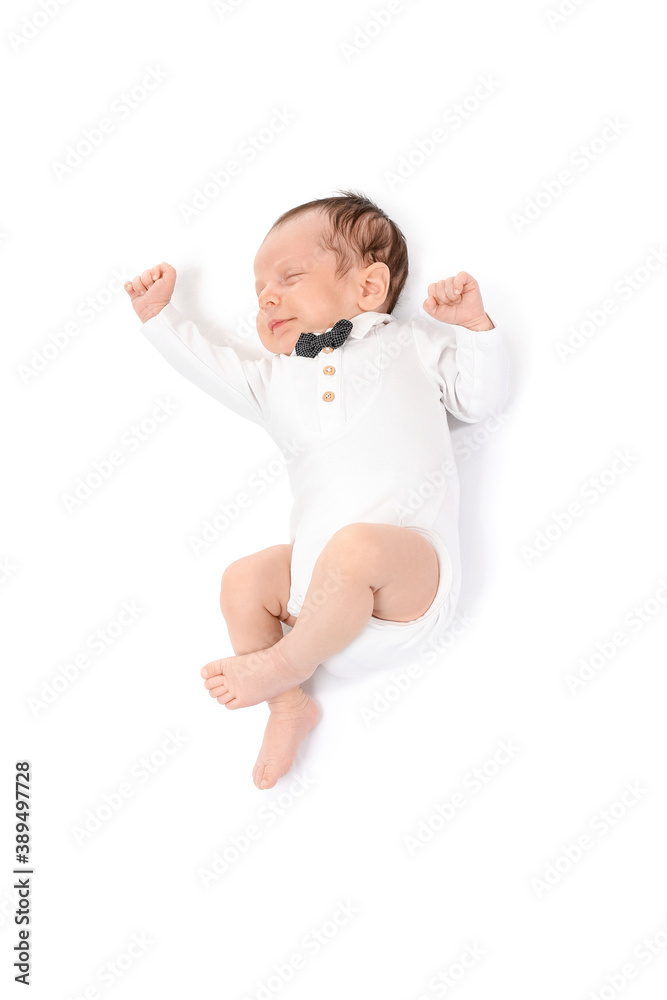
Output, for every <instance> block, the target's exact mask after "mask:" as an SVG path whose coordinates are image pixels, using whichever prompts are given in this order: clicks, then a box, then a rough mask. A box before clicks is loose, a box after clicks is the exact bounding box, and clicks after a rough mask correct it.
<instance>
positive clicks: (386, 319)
mask: <svg viewBox="0 0 667 1000" xmlns="http://www.w3.org/2000/svg"><path fill="white" fill-rule="evenodd" d="M393 319H394V316H392V314H391V313H381V312H362V313H359V314H358V315H357V316H352V317H351V319H350V322H351V324H352V329H351V330H350V332H349V333H348V335H347V336H348V339H349V338H350V337H354V339H355V340H361V338H362V337H365V336H366V334H367V333H368V332H369V331H370V330H372V329H373V327H375V326H378V325H384V324H385V323H390V322H391V321H392V320H393ZM332 329H333V324H332V325H331V326H328V327H327V330H332ZM344 346H345V345H344V344H343V347H344ZM295 351H296V344H295V345H294V349H293V350H292V353H291V354H290V357H296V355H295V353H294V352H295Z"/></svg>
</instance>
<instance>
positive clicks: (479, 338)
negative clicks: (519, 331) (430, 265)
mask: <svg viewBox="0 0 667 1000" xmlns="http://www.w3.org/2000/svg"><path fill="white" fill-rule="evenodd" d="M428 293H429V294H428V297H427V298H426V299H425V301H424V304H423V305H424V310H425V311H426V312H428V313H429V315H430V316H432V317H433V319H435V320H437V321H438V322H439V323H441V324H442V327H440V328H437V327H435V326H434V324H432V323H430V322H429V321H428V320H420V319H417V320H414V321H413V324H412V329H413V333H414V336H415V340H416V342H417V347H418V350H419V354H420V357H421V360H422V363H423V365H424V367H425V368H426V369H427V370H428V371H429V373H430V374H431V375H432V376H433V377H434V379H435V381H436V382H437V384H438V386H439V387H440V390H441V393H442V398H443V402H444V404H445V406H446V408H447V409H448V410H449V412H450V413H451V414H452V415H453V416H455V417H456V418H457V419H458V420H463V421H466V422H467V423H474V422H475V421H477V420H482V419H483V417H485V416H486V415H487V414H489V413H490V412H492V411H495V410H500V409H502V408H503V406H504V405H505V403H506V402H507V398H508V395H509V357H508V354H507V351H506V349H505V345H504V337H503V333H502V330H500V329H498V327H496V326H495V325H494V323H493V322H492V320H491V319H490V318H489V316H488V315H487V314H486V312H485V311H484V305H483V303H482V296H481V293H480V290H479V285H478V284H477V282H476V281H475V279H474V278H473V277H472V275H471V274H468V272H467V271H459V273H458V274H457V275H454V276H453V277H450V278H446V279H443V280H442V281H437V282H434V283H433V284H431V285H429V286H428Z"/></svg>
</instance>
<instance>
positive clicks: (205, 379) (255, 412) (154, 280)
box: [125, 261, 271, 427]
mask: <svg viewBox="0 0 667 1000" xmlns="http://www.w3.org/2000/svg"><path fill="white" fill-rule="evenodd" d="M175 283H176V271H175V269H174V268H173V267H172V266H171V265H170V264H167V263H166V262H165V261H162V263H161V264H156V265H155V267H152V268H150V269H148V270H146V271H144V272H143V273H142V274H141V275H137V276H136V277H135V278H134V279H133V280H132V281H131V282H130V281H128V282H127V283H126V285H125V290H126V291H127V293H128V295H129V296H130V299H131V301H132V305H133V307H134V311H135V312H136V314H137V316H138V317H139V319H140V320H141V322H142V323H143V326H142V328H141V329H142V333H143V334H144V336H145V337H146V338H147V340H149V341H150V343H151V344H153V346H154V347H156V348H157V350H158V351H159V352H160V354H162V356H163V357H164V358H165V360H166V361H168V362H169V364H171V365H172V366H173V367H174V368H175V369H176V370H177V371H179V372H180V373H181V374H182V375H184V376H185V377H186V378H187V379H189V380H190V381H191V382H194V384H195V385H197V386H199V387H200V388H201V389H203V390H204V391H205V392H207V393H208V394H209V395H211V396H213V397H214V399H217V400H218V401H219V402H221V403H223V404H224V405H225V406H227V407H228V408H229V409H230V410H233V411H234V412H235V413H238V414H239V415H240V416H242V417H245V418H246V419H248V420H252V421H253V422H254V423H257V424H260V426H262V427H264V426H265V425H266V418H267V414H268V411H269V388H270V381H271V361H270V360H269V359H264V358H262V359H260V360H258V361H245V360H242V359H241V358H239V356H238V355H237V354H236V352H235V351H234V350H233V348H231V347H222V346H219V345H218V344H213V343H211V341H209V340H206V338H205V337H202V335H201V334H200V332H199V330H198V329H197V327H196V326H195V324H194V323H193V322H192V321H191V320H188V319H186V318H185V317H184V316H182V315H181V313H180V312H179V311H178V310H177V309H176V307H175V306H174V305H173V304H172V302H171V296H172V293H173V290H174V285H175Z"/></svg>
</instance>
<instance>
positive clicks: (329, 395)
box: [322, 392, 334, 403]
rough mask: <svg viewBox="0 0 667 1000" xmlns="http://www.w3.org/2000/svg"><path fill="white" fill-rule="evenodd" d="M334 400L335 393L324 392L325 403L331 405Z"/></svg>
mask: <svg viewBox="0 0 667 1000" xmlns="http://www.w3.org/2000/svg"><path fill="white" fill-rule="evenodd" d="M333 398H334V393H333V392H323V393H322V399H323V400H324V402H325V403H330V402H331V400H332V399H333Z"/></svg>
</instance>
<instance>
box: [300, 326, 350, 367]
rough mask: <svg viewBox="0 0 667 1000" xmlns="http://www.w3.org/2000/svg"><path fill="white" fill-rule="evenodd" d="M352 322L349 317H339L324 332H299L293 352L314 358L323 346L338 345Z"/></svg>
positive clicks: (347, 332)
mask: <svg viewBox="0 0 667 1000" xmlns="http://www.w3.org/2000/svg"><path fill="white" fill-rule="evenodd" d="M351 330H352V323H351V322H350V320H349V319H339V320H338V322H337V323H336V324H334V326H332V328H331V329H330V330H327V331H326V333H301V334H299V339H298V340H297V342H296V347H295V349H294V350H295V353H296V354H298V355H299V357H300V358H315V357H317V355H318V354H319V353H320V351H321V350H322V348H323V347H340V345H341V344H344V343H345V341H346V340H347V338H348V336H349V334H350V331H351Z"/></svg>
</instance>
